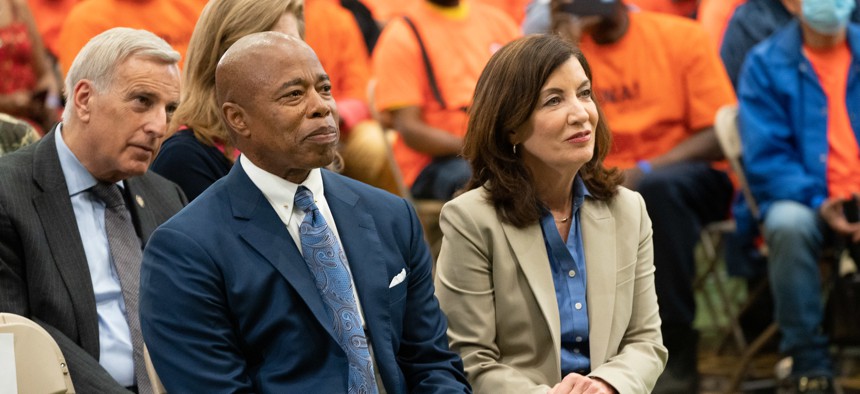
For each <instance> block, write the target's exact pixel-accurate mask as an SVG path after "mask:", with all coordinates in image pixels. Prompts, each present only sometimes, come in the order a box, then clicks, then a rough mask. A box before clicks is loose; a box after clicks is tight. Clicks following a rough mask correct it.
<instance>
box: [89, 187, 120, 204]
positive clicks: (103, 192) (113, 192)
mask: <svg viewBox="0 0 860 394" xmlns="http://www.w3.org/2000/svg"><path fill="white" fill-rule="evenodd" d="M90 190H92V192H93V193H94V194H95V195H96V197H98V198H100V199H101V200H102V201H104V203H105V205H106V206H107V207H108V208H115V207H118V206H121V205H125V201H124V200H123V199H122V193H121V192H120V191H119V188H118V187H117V186H116V184H113V183H104V182H99V183H97V184H96V185H95V186H93V187H92V188H90Z"/></svg>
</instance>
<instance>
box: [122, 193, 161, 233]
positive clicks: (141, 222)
mask: <svg viewBox="0 0 860 394" xmlns="http://www.w3.org/2000/svg"><path fill="white" fill-rule="evenodd" d="M143 182H144V181H143V180H142V179H141V178H140V177H133V178H129V179H126V180H125V188H126V193H127V195H128V197H129V199H128V200H127V201H129V203H128V210H129V212H131V217H132V218H134V224H135V227H136V228H135V230H136V231H137V234H138V236H140V241H141V244H142V245H146V243H147V242H148V241H149V236H150V235H152V232H153V231H155V229H156V228H157V227H158V220H157V218H156V217H155V213H154V212H153V211H152V209H151V207H150V206H147V204H146V201H149V200H150V199H149V198H147V197H150V196H148V195H147V193H146V190H147V189H146V187H145V186H144V184H143Z"/></svg>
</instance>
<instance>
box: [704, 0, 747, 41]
mask: <svg viewBox="0 0 860 394" xmlns="http://www.w3.org/2000/svg"><path fill="white" fill-rule="evenodd" d="M743 3H746V0H701V2H700V3H699V12H698V14H696V19H698V20H699V23H701V24H702V27H703V28H704V29H705V31H706V32H708V35H710V36H711V40H712V42H713V43H714V45H715V48H719V47H720V45H722V43H723V35H724V34H725V32H726V27H727V26H728V25H729V20H730V19H732V15H733V14H734V13H735V8H738V6H739V5H741V4H743Z"/></svg>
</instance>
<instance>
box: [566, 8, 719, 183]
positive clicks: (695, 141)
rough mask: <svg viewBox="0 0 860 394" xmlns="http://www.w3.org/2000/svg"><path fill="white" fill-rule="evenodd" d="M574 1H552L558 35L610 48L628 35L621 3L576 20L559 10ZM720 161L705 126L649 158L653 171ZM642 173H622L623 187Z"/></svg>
mask: <svg viewBox="0 0 860 394" xmlns="http://www.w3.org/2000/svg"><path fill="white" fill-rule="evenodd" d="M573 1H575V0H552V1H550V10H551V15H552V31H554V32H556V33H557V34H559V35H560V36H562V37H564V38H566V39H568V40H570V41H571V42H575V43H579V42H580V40H581V38H582V36H583V35H590V36H591V37H592V39H593V40H594V42H595V43H596V44H598V45H609V44H612V43H615V42H617V41H618V40H620V39H621V38H622V37H624V35H625V34H626V33H627V28H628V26H629V24H630V16H629V14H628V11H627V6H626V5H624V3H623V2H620V1H619V2H618V3H616V5H615V12H614V13H613V14H612V15H611V16H608V17H600V16H587V17H579V16H576V15H572V14H570V13H567V12H565V11H563V10H562V7H563V6H564V5H565V4H569V3H572V2H573ZM722 158H723V152H722V150H721V149H720V145H719V142H718V141H717V136H716V134H715V133H714V128H713V127H705V128H702V129H699V130H697V131H696V133H695V134H693V135H692V136H690V137H689V138H687V139H686V140H684V141H682V142H681V143H680V144H678V145H676V146H675V147H674V148H672V150H670V151H668V152H666V153H665V154H663V155H660V156H656V157H652V158H650V159H648V162H649V163H651V168H652V169H657V168H661V167H666V166H669V165H672V164H675V163H679V162H684V161H715V160H721V159H722ZM643 175H644V173H643V172H642V170H641V169H639V167H633V168H628V169H625V170H624V183H623V185H624V186H625V187H627V188H629V189H633V190H636V187H637V186H638V185H639V181H640V180H641V179H642V176H643Z"/></svg>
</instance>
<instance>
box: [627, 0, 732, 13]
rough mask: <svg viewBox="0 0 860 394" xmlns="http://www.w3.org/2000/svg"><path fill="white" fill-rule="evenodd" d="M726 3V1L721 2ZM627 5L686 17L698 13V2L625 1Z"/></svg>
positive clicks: (674, 0) (664, 0)
mask: <svg viewBox="0 0 860 394" xmlns="http://www.w3.org/2000/svg"><path fill="white" fill-rule="evenodd" d="M720 1H724V0H720ZM624 2H625V3H626V4H629V5H634V6H636V7H639V9H641V10H643V11H651V12H659V13H662V14H672V15H678V16H684V17H691V16H693V14H695V13H696V5H697V4H696V0H624Z"/></svg>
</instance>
